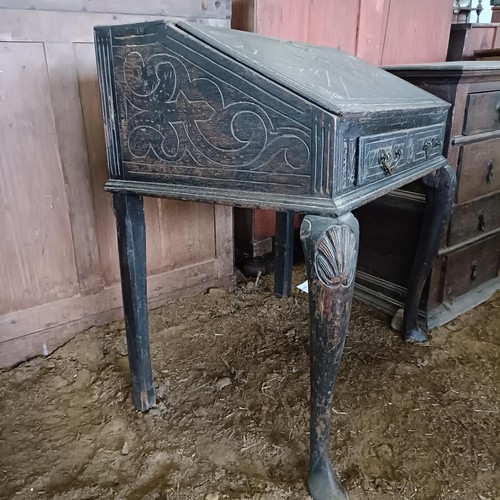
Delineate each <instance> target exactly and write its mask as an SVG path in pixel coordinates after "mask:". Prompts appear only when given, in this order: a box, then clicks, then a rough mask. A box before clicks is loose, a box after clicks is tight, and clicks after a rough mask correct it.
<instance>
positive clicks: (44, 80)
mask: <svg viewBox="0 0 500 500" xmlns="http://www.w3.org/2000/svg"><path fill="white" fill-rule="evenodd" d="M167 14H168V16H169V18H170V17H174V18H179V17H182V18H189V19H200V20H201V21H203V22H206V23H209V24H212V25H221V26H228V25H229V22H230V0H225V1H215V0H204V1H203V2H199V1H198V0H196V1H194V0H183V1H179V0H148V1H145V2H136V1H135V0H134V1H133V0H29V1H24V0H0V116H1V117H2V118H1V120H0V200H1V201H0V234H1V235H2V237H1V238H0V257H1V258H0V276H1V277H2V287H0V367H5V366H11V365H14V364H16V363H18V362H20V361H22V360H23V359H26V358H29V357H32V356H35V355H39V354H42V353H43V352H50V351H51V350H53V349H54V348H56V347H58V346H59V345H61V344H62V343H63V342H65V341H66V340H68V339H69V338H70V337H71V336H73V335H74V334H75V333H76V332H78V331H79V330H81V329H83V328H86V327H88V326H91V325H94V324H99V323H102V322H105V321H109V320H113V319H116V318H118V317H120V316H121V315H122V311H121V290H120V285H119V268H118V260H117V255H118V254H117V243H116V229H115V222H114V215H113V212H112V208H111V195H110V194H109V193H106V192H105V191H104V189H103V186H104V182H105V181H106V179H107V169H106V154H105V147H104V132H103V124H102V118H101V116H102V115H101V108H100V96H99V90H98V84H97V75H96V67H95V57H94V47H93V27H94V26H95V25H105V24H117V23H130V22H139V21H143V20H153V19H164V18H166V17H165V16H166V15H167ZM145 210H146V221H147V260H148V274H149V281H148V288H149V290H148V292H149V299H150V303H151V304H153V305H156V304H159V303H161V302H164V301H165V300H167V299H168V298H170V297H172V296H176V295H180V294H186V293H192V292H195V291H200V290H203V289H206V288H208V287H210V286H229V285H230V284H231V283H232V265H233V252H232V249H233V247H232V241H233V240H232V235H233V233H232V210H231V208H230V207H219V206H213V205H208V204H196V203H188V202H180V201H169V200H157V199H147V200H146V203H145Z"/></svg>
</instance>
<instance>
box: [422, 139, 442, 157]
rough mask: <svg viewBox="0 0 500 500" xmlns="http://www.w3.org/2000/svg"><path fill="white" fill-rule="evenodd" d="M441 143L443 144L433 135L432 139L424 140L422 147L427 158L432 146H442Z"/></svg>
mask: <svg viewBox="0 0 500 500" xmlns="http://www.w3.org/2000/svg"><path fill="white" fill-rule="evenodd" d="M442 145H443V143H442V142H441V140H440V139H438V138H437V137H434V139H429V140H428V141H425V143H424V147H423V149H424V153H425V157H426V158H429V155H430V153H431V152H432V150H433V149H434V148H437V147H439V146H442Z"/></svg>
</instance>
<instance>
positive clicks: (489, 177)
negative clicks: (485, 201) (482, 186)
mask: <svg viewBox="0 0 500 500" xmlns="http://www.w3.org/2000/svg"><path fill="white" fill-rule="evenodd" d="M492 179H493V160H490V161H489V162H488V173H487V174H486V182H487V183H488V184H491V180H492Z"/></svg>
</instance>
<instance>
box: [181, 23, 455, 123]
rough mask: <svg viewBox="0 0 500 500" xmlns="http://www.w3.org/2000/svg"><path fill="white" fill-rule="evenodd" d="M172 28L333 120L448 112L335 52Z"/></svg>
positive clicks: (189, 26)
mask: <svg viewBox="0 0 500 500" xmlns="http://www.w3.org/2000/svg"><path fill="white" fill-rule="evenodd" d="M176 25H177V26H178V27H179V28H181V29H182V30H184V31H186V32H188V33H189V34H191V35H192V36H194V37H196V38H198V39H199V40H202V41H203V42H205V43H207V44H209V45H210V46H212V47H213V48H215V49H217V50H219V51H220V52H222V53H224V54H226V55H228V56H229V57H231V58H233V59H235V60H237V61H239V62H240V63H242V64H244V65H246V66H248V67H250V68H252V69H254V70H255V71H257V72H259V73H261V74H263V75H265V76H266V77H268V78H270V79H271V80H273V81H275V82H277V83H279V84H281V85H283V86H285V87H287V88H289V89H290V90H292V91H294V92H296V93H297V94H299V95H301V96H302V97H304V98H306V99H308V100H309V101H312V102H314V103H316V104H317V105H319V106H321V107H323V108H324V109H326V110H328V111H331V112H333V113H335V114H337V115H340V116H345V115H350V114H360V113H373V112H377V111H385V110H395V109H401V110H413V111H416V110H418V108H428V107H436V106H438V107H447V106H449V105H448V103H446V102H444V101H442V100H441V99H438V98H437V97H435V96H433V95H432V94H429V93H428V92H425V91H424V90H421V89H419V88H418V87H415V86H414V85H411V84H409V83H407V82H405V81H404V80H401V79H400V78H397V77H395V76H394V75H391V74H390V73H388V72H387V71H384V70H383V69H380V68H377V67H375V66H372V65H370V64H368V63H365V62H364V61H362V60H361V59H358V58H357V57H354V56H351V55H349V54H346V53H345V52H342V51H340V50H337V49H333V48H329V47H319V46H313V45H308V44H303V43H297V42H290V41H285V40H281V39H278V38H271V37H265V36H262V35H256V34H254V33H247V32H244V31H237V30H228V29H221V28H214V27H211V26H206V25H202V24H198V23H187V22H179V23H176Z"/></svg>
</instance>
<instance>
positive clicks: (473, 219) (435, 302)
mask: <svg viewBox="0 0 500 500" xmlns="http://www.w3.org/2000/svg"><path fill="white" fill-rule="evenodd" d="M387 69H389V70H390V71H391V72H392V73H393V74H395V75H397V76H399V77H401V78H403V79H405V80H407V81H409V82H411V83H413V84H415V85H417V86H419V87H421V88H423V89H425V90H427V91H429V92H431V93H433V94H434V95H436V96H439V97H441V98H442V99H444V100H446V101H448V102H450V103H451V104H452V110H451V112H450V114H449V117H448V122H447V128H446V134H445V143H444V153H445V154H446V155H447V156H448V161H449V163H450V165H451V166H452V168H454V169H455V170H456V173H457V192H456V198H455V204H454V208H453V213H452V216H451V221H450V224H449V226H448V229H447V234H446V237H445V238H443V240H442V241H441V245H440V250H439V255H438V257H437V258H436V259H435V261H434V265H433V269H432V274H431V277H430V279H429V281H428V283H427V287H426V293H425V294H424V296H423V298H422V301H421V303H420V317H421V319H422V321H423V322H424V323H426V325H427V326H428V327H430V328H432V327H435V326H439V325H441V324H444V323H445V322H447V321H449V320H450V319H452V318H453V317H455V316H457V315H459V314H461V313H463V312H465V311H467V310H469V309H470V308H472V307H474V306H475V305H477V304H478V303H480V302H482V301H484V300H486V299H487V298H488V297H489V296H491V294H492V293H494V292H495V291H496V290H498V288H499V286H500V278H499V274H498V273H499V261H500V62H496V61H490V62H484V61H470V62H469V61H464V62H453V63H440V64H428V65H413V66H400V67H391V68H387ZM423 202H424V195H423V194H422V192H421V188H420V186H419V184H412V185H411V186H408V187H405V188H403V189H402V190H398V191H396V192H394V193H392V194H390V195H388V196H385V197H383V198H381V199H379V200H377V201H376V202H373V203H371V204H368V205H366V206H365V207H362V208H361V209H360V210H358V211H357V212H356V216H357V217H358V219H359V221H360V226H361V235H362V237H361V242H360V246H361V248H360V257H359V266H358V277H357V283H358V287H357V292H356V293H357V295H358V297H359V298H361V299H362V300H364V301H366V302H369V303H370V304H372V305H374V306H375V307H378V308H380V309H383V310H385V311H387V312H390V313H392V312H394V311H395V310H396V309H397V308H398V307H400V305H401V304H402V303H403V301H404V296H405V293H406V290H405V285H404V283H406V279H407V277H408V273H409V272H410V266H411V261H412V259H413V253H414V245H415V242H416V241H417V240H418V235H419V233H420V231H421V228H420V226H421V214H422V210H423ZM379 220H383V221H384V222H385V224H383V226H384V227H386V229H385V230H384V235H383V238H381V235H380V226H381V225H380V224H378V223H377V224H376V225H375V224H374V223H375V222H376V221H379ZM386 224H387V225H386ZM375 228H377V230H376V229H375ZM396 255H397V257H396V258H395V256H396Z"/></svg>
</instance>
